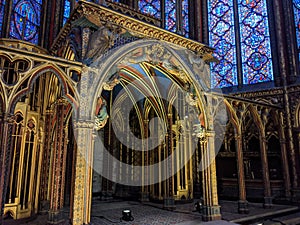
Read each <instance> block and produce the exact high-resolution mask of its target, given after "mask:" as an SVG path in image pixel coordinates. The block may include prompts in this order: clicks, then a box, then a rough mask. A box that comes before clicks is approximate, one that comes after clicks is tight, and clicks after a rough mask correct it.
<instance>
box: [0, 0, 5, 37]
mask: <svg viewBox="0 0 300 225" xmlns="http://www.w3.org/2000/svg"><path fill="white" fill-rule="evenodd" d="M4 7H5V0H0V37H1V35H2V24H3V16H4Z"/></svg>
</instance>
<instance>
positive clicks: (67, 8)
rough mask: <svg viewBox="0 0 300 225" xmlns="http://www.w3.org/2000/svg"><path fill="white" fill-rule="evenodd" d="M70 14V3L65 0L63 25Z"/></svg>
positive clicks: (68, 0)
mask: <svg viewBox="0 0 300 225" xmlns="http://www.w3.org/2000/svg"><path fill="white" fill-rule="evenodd" d="M70 12H71V2H70V0H65V7H64V20H63V24H65V23H66V22H67V20H68V18H69V16H70Z"/></svg>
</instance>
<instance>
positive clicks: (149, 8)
mask: <svg viewBox="0 0 300 225" xmlns="http://www.w3.org/2000/svg"><path fill="white" fill-rule="evenodd" d="M139 9H140V11H141V12H142V13H145V14H149V15H151V16H155V17H156V18H160V17H161V9H160V0H139Z"/></svg>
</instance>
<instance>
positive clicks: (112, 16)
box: [51, 1, 214, 61]
mask: <svg viewBox="0 0 300 225" xmlns="http://www.w3.org/2000/svg"><path fill="white" fill-rule="evenodd" d="M81 17H86V18H87V19H89V20H90V21H91V22H92V23H94V24H96V25H97V26H99V27H100V26H103V25H105V24H112V25H116V26H119V27H120V28H121V29H125V30H127V31H129V32H130V33H131V34H133V35H135V36H138V37H141V38H149V39H156V40H161V41H166V42H169V43H173V44H175V45H178V46H181V47H183V48H187V49H189V50H191V51H193V52H195V53H196V54H197V55H199V56H201V57H202V58H203V60H205V61H212V60H214V57H213V56H212V54H213V52H214V49H213V48H210V47H209V46H206V45H204V44H202V43H199V42H196V41H193V40H191V39H188V38H185V37H183V36H180V35H178V34H175V33H172V32H170V31H167V30H164V29H162V28H159V27H157V26H154V25H151V24H148V23H145V22H142V21H139V20H137V19H135V18H132V17H130V16H127V15H123V14H121V13H119V12H116V11H114V10H112V9H109V8H107V7H104V6H100V5H97V4H95V3H91V2H86V1H79V2H78V4H77V6H76V8H75V10H74V11H73V13H72V15H71V16H70V18H69V20H68V21H67V22H66V24H65V26H64V27H63V29H62V30H61V31H60V33H59V35H58V37H57V38H56V40H55V41H54V44H53V46H52V48H51V51H52V52H55V51H56V50H57V49H58V48H59V46H60V45H61V43H62V42H64V40H65V39H66V36H67V35H68V34H69V33H70V30H71V23H72V22H73V21H75V20H77V19H79V18H81Z"/></svg>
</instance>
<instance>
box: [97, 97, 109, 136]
mask: <svg viewBox="0 0 300 225" xmlns="http://www.w3.org/2000/svg"><path fill="white" fill-rule="evenodd" d="M108 117H109V115H108V114H107V109H106V101H105V100H104V99H102V97H98V100H97V105H96V111H95V129H96V130H100V129H101V128H103V127H104V126H105V124H106V122H107V120H108Z"/></svg>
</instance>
